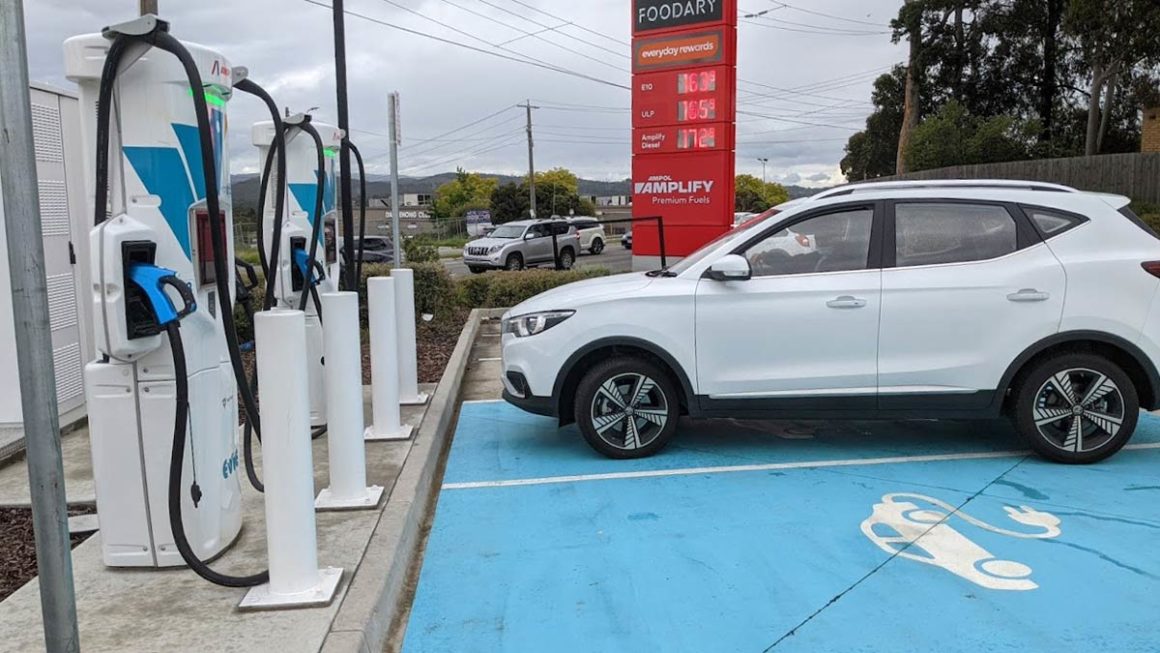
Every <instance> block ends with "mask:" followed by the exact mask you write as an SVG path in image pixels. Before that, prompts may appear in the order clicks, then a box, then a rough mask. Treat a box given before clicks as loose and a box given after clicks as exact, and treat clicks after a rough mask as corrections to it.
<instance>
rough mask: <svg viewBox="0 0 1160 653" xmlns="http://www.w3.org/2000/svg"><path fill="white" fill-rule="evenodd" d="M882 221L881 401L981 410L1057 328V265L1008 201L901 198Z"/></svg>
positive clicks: (1060, 293)
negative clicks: (1026, 354)
mask: <svg viewBox="0 0 1160 653" xmlns="http://www.w3.org/2000/svg"><path fill="white" fill-rule="evenodd" d="M886 217H887V219H886V232H885V250H884V252H885V257H884V270H883V273H882V323H881V328H880V331H879V334H880V335H879V343H878V385H879V393H880V394H879V406H880V407H882V408H884V409H894V408H912V407H915V406H917V405H922V406H927V407H931V408H947V409H954V408H962V409H967V410H970V409H977V408H985V407H986V406H988V405H990V403H991V400H992V398H993V393H994V390H995V389H996V388H997V386H998V384H999V380H1000V378H1001V377H1002V376H1003V374H1004V372H1005V371H1006V370H1007V367H1008V366H1009V365H1010V364H1011V363H1012V361H1014V359H1015V358H1016V357H1017V356H1018V355H1019V354H1020V353H1021V352H1023V351H1024V350H1025V349H1026V348H1027V347H1029V346H1031V345H1032V344H1034V343H1035V342H1037V341H1039V340H1041V339H1043V338H1046V337H1048V336H1050V335H1052V334H1054V333H1056V332H1057V331H1058V329H1059V322H1060V319H1061V316H1062V312H1063V301H1064V294H1065V292H1066V289H1067V279H1066V277H1065V274H1064V270H1063V266H1062V265H1061V264H1060V262H1059V260H1058V259H1056V257H1055V255H1054V254H1052V252H1051V250H1050V249H1049V248H1048V247H1047V246H1046V245H1045V244H1044V243H1043V242H1042V240H1041V238H1040V237H1039V235H1038V233H1037V232H1036V231H1035V230H1034V228H1033V227H1032V226H1031V225H1030V223H1028V222H1027V220H1026V218H1025V217H1024V215H1023V214H1022V213H1021V212H1020V211H1019V210H1018V209H1017V208H1016V207H1015V206H1014V205H1010V204H1004V203H1001V202H976V201H961V200H926V199H924V200H913V201H910V200H908V201H898V202H892V203H888V204H887V216H886Z"/></svg>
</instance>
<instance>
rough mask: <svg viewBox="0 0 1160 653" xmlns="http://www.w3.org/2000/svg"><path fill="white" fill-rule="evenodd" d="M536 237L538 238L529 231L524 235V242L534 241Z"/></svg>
mask: <svg viewBox="0 0 1160 653" xmlns="http://www.w3.org/2000/svg"><path fill="white" fill-rule="evenodd" d="M535 237H536V234H534V233H532V232H530V231H529V232H528V233H526V234H524V240H531V239H533V238H535Z"/></svg>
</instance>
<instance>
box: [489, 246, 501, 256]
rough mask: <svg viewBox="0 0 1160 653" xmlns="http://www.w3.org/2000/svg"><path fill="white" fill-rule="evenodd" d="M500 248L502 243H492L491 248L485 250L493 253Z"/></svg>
mask: <svg viewBox="0 0 1160 653" xmlns="http://www.w3.org/2000/svg"><path fill="white" fill-rule="evenodd" d="M501 249H503V245H492V246H491V249H489V250H487V253H488V254H495V253H496V252H498V251H499V250H501Z"/></svg>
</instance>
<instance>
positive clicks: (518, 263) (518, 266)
mask: <svg viewBox="0 0 1160 653" xmlns="http://www.w3.org/2000/svg"><path fill="white" fill-rule="evenodd" d="M504 268H505V269H507V270H511V271H513V272H515V271H518V270H522V269H524V257H523V256H520V255H519V253H516V254H509V255H508V257H507V260H506V261H505V262H504Z"/></svg>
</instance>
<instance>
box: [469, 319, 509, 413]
mask: <svg viewBox="0 0 1160 653" xmlns="http://www.w3.org/2000/svg"><path fill="white" fill-rule="evenodd" d="M480 336H481V337H480V338H478V339H477V340H476V341H475V344H474V345H473V346H472V348H471V355H470V357H469V360H468V363H467V373H466V375H465V376H464V379H463V396H462V398H463V400H464V401H478V400H481V399H499V398H500V397H501V395H502V393H503V382H502V381H501V380H500V375H501V374H503V362H502V360H501V353H502V352H501V351H500V338H499V336H500V321H499V318H498V317H496V318H492V319H489V320H484V321H483V322H482V323H481V324H480Z"/></svg>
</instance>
